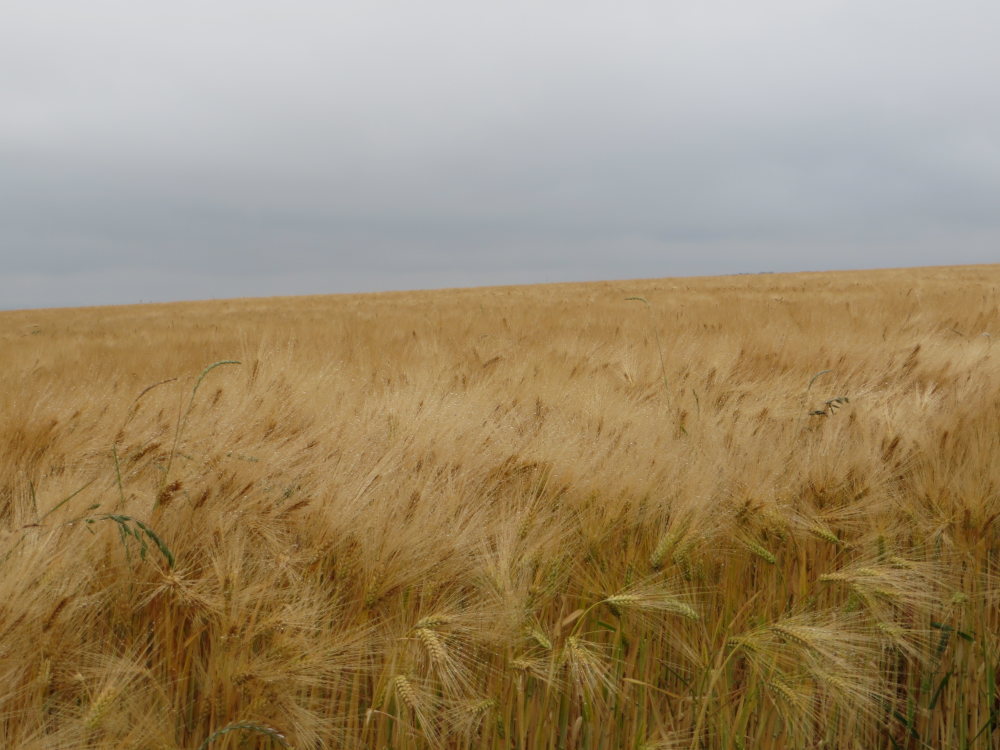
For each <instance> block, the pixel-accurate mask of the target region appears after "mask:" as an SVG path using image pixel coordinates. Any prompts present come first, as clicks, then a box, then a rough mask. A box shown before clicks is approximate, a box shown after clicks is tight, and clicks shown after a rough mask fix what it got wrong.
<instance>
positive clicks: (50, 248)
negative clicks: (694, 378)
mask: <svg viewBox="0 0 1000 750" xmlns="http://www.w3.org/2000/svg"><path fill="white" fill-rule="evenodd" d="M998 23H1000V7H994V6H991V5H988V4H979V5H972V4H967V5H957V6H956V5H950V6H947V7H946V6H942V5H940V4H938V3H931V2H907V3H903V2H885V3H879V4H878V6H877V7H873V6H872V5H871V4H870V3H862V2H832V1H830V2H816V3H809V4H803V3H793V2H774V1H772V0H766V1H765V2H762V3H754V4H752V5H747V4H745V3H738V2H709V3H694V2H690V3H673V4H667V3H643V2H634V3H629V4H615V5H612V4H607V3H598V2H573V3H569V2H554V3H547V4H544V6H543V4H538V3H511V2H504V3H493V4H468V3H458V2H437V3H435V2H429V3H419V4H411V5H410V6H405V7H404V6H395V7H390V6H389V5H388V4H378V3H338V4H323V3H314V4H309V3H301V4H296V5H295V6H294V7H293V6H289V5H288V4H278V3H273V2H271V3H262V2H253V1H245V2H240V3H235V2H232V3H229V2H215V3H194V2H174V3H171V4H162V5H160V6H156V7H154V6H151V5H149V4H136V3H127V2H106V1H105V0H97V1H96V2H91V3H86V4H79V3H69V2H65V3H52V2H40V3H31V4H27V3H25V4H20V6H14V7H11V8H7V9H5V11H4V23H3V24H2V25H0V307H7V308H11V307H38V306H48V305H61V304H99V303H106V302H130V301H137V300H139V299H150V300H152V299H156V300H166V299H185V298H198V297H225V296H234V295H262V294H289V293H299V292H301V293H310V292H327V291H356V290H374V289H390V288H415V287H427V286H449V285H462V284H484V283H514V282H532V281H544V280H549V281H558V280H572V279H585V278H627V277H634V276H658V275H670V274H694V273H728V272H740V271H755V270H811V269H822V268H843V267H873V266H890V265H911V264H928V263H959V262H990V261H995V260H997V259H998V258H1000V212H998V208H1000V101H998V100H997V98H996V96H995V95H994V93H993V92H995V91H997V90H1000V50H998V48H997V45H996V44H995V43H994V41H995V40H994V39H993V38H992V37H993V34H994V30H995V29H996V28H998Z"/></svg>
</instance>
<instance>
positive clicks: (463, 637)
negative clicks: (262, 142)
mask: <svg viewBox="0 0 1000 750" xmlns="http://www.w3.org/2000/svg"><path fill="white" fill-rule="evenodd" d="M998 287H1000V266H976V267H954V268H926V269H910V270H887V271H873V272H836V273H826V274H768V275H749V276H730V277H717V278H696V279H660V280H645V281H635V282H602V283H586V284H584V283H580V284H558V285H539V286H534V287H505V288H499V287H498V288H483V289H463V290H445V291H433V292H396V293H381V294H367V295H339V296H329V297H299V298H273V299H246V300H227V301H212V302H191V303H176V304H163V305H137V306H126V307H103V308H100V307H97V308H84V309H54V310H31V311H14V312H3V313H0V354H2V356H0V378H2V381H0V382H2V384H3V387H2V388H0V566H2V567H0V745H2V746H3V747H9V748H39V749H41V748H150V749H153V748H172V749H180V748H184V749H190V750H197V748H200V747H206V748H207V747H211V748H228V749H235V748H237V747H241V748H271V747H281V746H283V745H285V746H289V745H290V746H294V747H295V748H298V750H306V749H309V750H312V748H325V747H347V748H371V750H383V749H386V748H393V750H416V749H417V748H437V747H447V748H462V749H463V750H464V749H469V750H472V749H473V748H476V749H478V748H482V749H484V750H485V749H487V748H515V749H517V750H556V749H559V750H563V749H564V748H565V749H574V748H583V749H586V750H606V749H609V748H630V749H632V750H638V748H675V747H676V748H691V750H695V749H696V748H712V749H713V750H714V749H720V750H721V749H723V748H725V749H727V750H729V749H737V748H739V749H742V748H762V749H764V748H766V749H771V748H774V749H776V750H777V749H781V748H788V749H791V748H813V747H836V748H897V747H898V748H923V747H932V748H965V747H971V748H995V747H997V746H998V744H1000V727H998V722H997V720H998V718H1000V713H998V712H1000V695H998V693H997V687H996V678H997V669H998V667H997V664H998V659H1000V538H998V534H1000V520H998V519H1000V461H998V456H1000V349H996V350H994V349H993V348H992V347H993V345H994V339H998V340H997V341H996V345H997V346H998V347H1000V297H998V295H997V289H998ZM635 297H638V298H641V299H628V298H635Z"/></svg>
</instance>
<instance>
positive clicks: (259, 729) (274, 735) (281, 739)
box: [198, 722, 295, 750]
mask: <svg viewBox="0 0 1000 750" xmlns="http://www.w3.org/2000/svg"><path fill="white" fill-rule="evenodd" d="M230 732H254V733H256V734H263V735H265V736H267V737H270V738H271V739H272V740H274V741H275V742H277V743H278V744H279V745H281V746H282V747H283V748H286V750H295V748H293V747H292V746H291V745H289V744H288V742H286V741H285V736H284V735H283V734H281V733H280V732H278V731H277V730H275V729H271V727H267V726H264V725H263V724H253V723H249V722H241V723H237V724H227V725H226V726H224V727H223V728H222V729H220V730H218V731H217V732H213V733H212V734H210V735H209V736H208V739H206V740H205V741H204V742H202V743H201V747H199V748H198V750H208V746H209V745H210V744H211V743H212V742H214V741H215V740H217V739H218V738H219V737H222V736H223V735H225V734H229V733H230Z"/></svg>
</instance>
